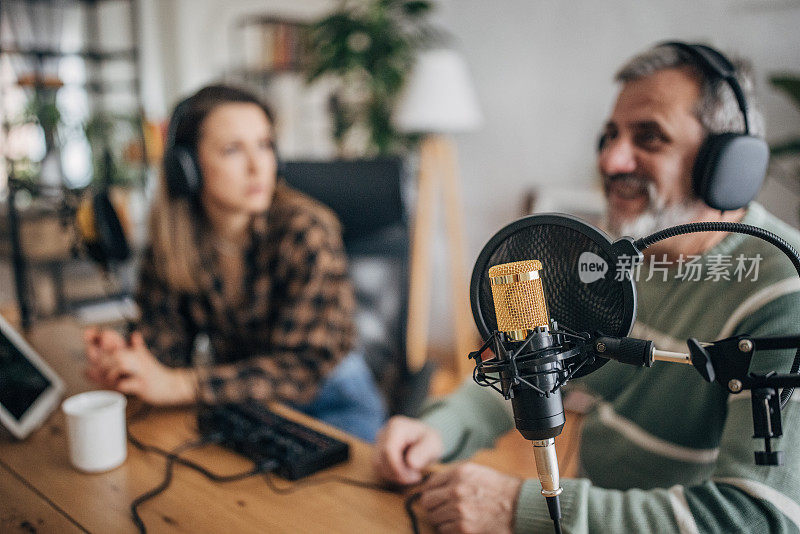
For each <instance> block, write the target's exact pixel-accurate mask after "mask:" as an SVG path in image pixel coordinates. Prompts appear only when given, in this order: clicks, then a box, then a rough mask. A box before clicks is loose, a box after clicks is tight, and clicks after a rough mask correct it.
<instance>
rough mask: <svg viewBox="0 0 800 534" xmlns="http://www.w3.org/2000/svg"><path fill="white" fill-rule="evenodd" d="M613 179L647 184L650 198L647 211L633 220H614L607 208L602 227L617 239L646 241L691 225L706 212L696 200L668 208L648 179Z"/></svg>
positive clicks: (699, 201)
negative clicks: (646, 237) (642, 238)
mask: <svg viewBox="0 0 800 534" xmlns="http://www.w3.org/2000/svg"><path fill="white" fill-rule="evenodd" d="M611 179H612V180H613V179H628V180H631V179H633V180H640V181H642V182H646V188H647V196H648V203H647V207H646V208H645V210H644V211H643V212H642V213H640V214H639V215H637V216H636V217H635V218H633V219H625V220H622V219H619V218H616V217H613V215H612V214H611V213H609V210H608V208H606V213H605V215H604V217H603V226H604V227H605V228H606V230H608V232H609V233H610V234H611V236H612V237H613V238H614V239H619V238H620V237H622V236H630V237H634V238H640V237H645V236H647V235H650V234H652V233H654V232H657V231H659V230H663V229H664V228H670V227H672V226H677V225H679V224H686V223H689V222H692V221H693V220H695V219H696V218H697V216H698V215H699V214H700V211H701V210H702V208H703V202H702V201H701V200H700V199H697V198H691V199H688V200H686V201H684V202H677V203H673V204H672V205H667V200H666V199H665V198H664V197H662V196H660V195H659V194H658V190H657V189H656V186H655V184H653V183H652V182H651V181H649V180H647V179H646V178H638V177H619V178H616V177H615V178H611Z"/></svg>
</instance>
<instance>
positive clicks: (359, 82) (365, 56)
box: [305, 0, 441, 156]
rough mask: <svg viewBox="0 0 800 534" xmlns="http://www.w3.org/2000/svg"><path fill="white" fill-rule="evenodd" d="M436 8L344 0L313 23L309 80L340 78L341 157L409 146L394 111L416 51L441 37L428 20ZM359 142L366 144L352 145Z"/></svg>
mask: <svg viewBox="0 0 800 534" xmlns="http://www.w3.org/2000/svg"><path fill="white" fill-rule="evenodd" d="M431 9H432V4H431V2H430V1H427V0H369V1H367V2H364V1H359V2H347V1H343V2H342V3H341V5H340V6H339V8H338V9H337V10H335V11H334V12H333V13H331V14H330V15H328V16H326V17H325V18H323V19H321V20H319V21H317V22H315V23H313V24H312V25H311V27H310V30H309V33H308V40H307V52H308V59H307V61H306V62H305V64H306V74H307V80H308V82H309V83H311V82H314V81H316V80H318V79H319V78H321V77H323V76H326V75H331V76H334V77H335V78H336V79H337V81H338V87H337V89H336V90H335V92H334V94H333V96H332V97H331V113H332V115H333V137H334V140H335V141H336V144H337V147H338V149H339V153H340V155H341V154H345V153H347V152H356V151H360V152H362V154H360V155H372V156H375V155H387V154H393V153H398V152H401V151H403V150H404V149H405V148H406V147H407V146H408V144H409V142H410V141H411V139H410V138H409V137H408V136H406V135H403V134H400V133H399V132H397V131H396V130H395V128H394V127H393V125H392V122H391V115H392V109H393V106H394V103H395V100H396V98H397V96H398V94H399V91H400V90H401V88H402V87H403V83H404V82H405V79H406V75H407V73H408V72H409V71H410V69H411V66H412V65H413V62H414V58H415V55H416V52H417V51H418V50H419V49H420V47H422V46H423V45H425V44H427V43H429V42H430V41H432V40H434V39H437V38H438V37H439V36H440V35H441V33H440V32H439V31H435V30H434V29H433V28H432V27H431V26H430V25H428V24H427V22H426V20H425V19H426V16H427V15H428V14H429V12H430V11H431ZM359 134H360V135H361V137H362V138H364V139H362V140H361V142H360V143H359V142H358V137H359ZM353 144H361V145H363V146H362V147H359V148H358V149H357V150H351V149H349V147H350V146H351V145H353Z"/></svg>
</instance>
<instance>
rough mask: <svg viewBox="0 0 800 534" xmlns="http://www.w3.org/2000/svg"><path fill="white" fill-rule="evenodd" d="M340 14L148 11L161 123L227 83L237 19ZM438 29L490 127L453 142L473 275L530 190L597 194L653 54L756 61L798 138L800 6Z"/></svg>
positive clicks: (465, 14) (596, 4) (584, 10)
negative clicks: (628, 63)
mask: <svg viewBox="0 0 800 534" xmlns="http://www.w3.org/2000/svg"><path fill="white" fill-rule="evenodd" d="M333 5H336V3H335V2H334V1H333V0H297V1H292V0H272V1H264V0H261V1H257V0H236V1H234V0H171V1H167V2H163V1H160V0H145V1H144V5H143V12H145V13H150V14H151V16H152V15H153V14H155V15H157V16H158V20H156V21H153V22H154V23H153V24H150V26H149V28H148V29H147V30H146V31H147V32H148V34H147V35H149V40H150V42H153V41H155V42H160V43H161V46H157V47H152V49H151V50H150V54H148V55H147V56H146V57H145V59H148V58H149V60H150V61H151V64H152V65H153V67H154V68H153V70H152V71H151V72H152V73H153V79H152V80H151V83H160V82H158V81H154V80H157V78H158V77H159V76H160V77H161V79H162V80H161V81H162V82H163V86H162V93H163V96H162V102H161V103H160V104H159V103H156V102H154V103H153V106H152V107H153V109H158V106H159V105H160V106H162V108H161V109H162V110H163V109H164V107H163V106H164V103H163V102H170V103H171V102H173V101H174V99H175V98H176V97H177V95H179V94H182V93H185V92H187V91H188V90H191V89H193V88H195V87H197V86H198V85H200V84H202V83H204V82H206V81H208V80H210V79H213V78H214V77H215V76H217V75H218V74H219V73H220V72H221V70H222V69H223V68H224V67H225V66H226V65H227V64H228V62H229V61H230V59H231V57H232V56H231V51H229V50H228V49H227V47H226V44H225V39H226V32H227V30H228V28H229V27H230V25H231V24H232V23H233V21H234V20H235V18H236V17H237V16H239V15H240V14H243V13H253V12H271V13H275V14H284V15H293V16H306V17H311V18H313V17H314V16H317V15H318V14H320V13H323V12H324V11H325V10H326V9H329V8H330V7H331V6H333ZM435 18H436V20H437V21H439V23H440V24H441V25H443V26H444V27H446V28H447V29H449V31H450V32H452V34H453V35H454V36H455V39H456V47H457V48H459V49H460V50H461V51H462V52H463V53H464V55H465V57H466V60H467V62H468V64H469V66H470V69H471V71H472V74H473V76H474V79H475V83H476V85H477V91H478V96H479V99H480V101H481V104H482V106H483V111H484V116H485V124H484V126H483V128H482V129H481V130H480V131H478V132H475V133H471V134H464V135H461V136H459V137H458V139H457V141H458V148H459V154H460V157H459V160H460V167H461V177H462V183H463V188H464V202H465V209H466V210H467V212H468V213H469V216H468V217H467V221H466V227H467V228H466V230H467V232H466V235H467V236H469V237H468V239H469V242H468V246H467V249H468V253H469V257H468V258H467V264H468V266H469V269H471V266H472V262H473V261H474V259H475V257H477V254H478V252H479V251H480V248H481V247H482V246H483V244H484V243H485V242H486V240H487V239H488V238H489V237H491V235H492V234H494V232H495V231H496V230H498V229H499V228H500V227H501V226H503V225H504V224H506V223H508V222H510V221H511V220H513V219H515V218H516V217H517V216H518V215H519V210H520V207H521V202H522V195H523V193H524V192H525V191H526V190H528V189H529V188H531V187H540V188H547V187H554V186H555V185H556V184H559V186H561V187H565V186H567V187H575V188H585V187H588V186H591V184H592V183H593V182H595V181H596V173H595V170H594V146H595V144H596V137H597V133H598V132H599V130H600V128H601V125H602V123H603V121H604V119H605V117H606V114H607V113H608V111H609V110H610V107H611V104H612V100H613V98H614V95H615V92H616V88H615V86H614V84H613V82H612V77H613V73H614V72H615V70H616V68H617V67H618V66H619V65H620V64H621V63H622V62H623V61H624V60H625V59H627V58H628V57H630V56H631V55H632V54H633V53H635V52H637V51H639V50H641V49H643V48H645V47H648V46H649V45H651V44H653V43H655V42H658V41H661V40H666V39H684V40H701V41H705V42H708V43H710V44H712V45H714V46H718V47H720V48H721V49H723V50H725V51H728V52H738V53H740V54H742V55H745V56H748V57H750V58H751V59H752V60H753V61H754V63H755V66H756V74H757V77H758V82H759V89H760V94H761V101H762V103H763V104H764V107H765V111H766V119H767V125H768V130H769V138H770V139H773V140H776V139H780V138H782V137H785V136H787V135H789V134H791V133H797V132H798V130H800V127H799V126H798V125H799V124H800V114H798V112H797V110H796V109H795V108H794V107H793V106H792V105H791V103H790V102H789V101H788V99H786V98H785V97H784V96H782V95H780V94H778V93H777V92H775V91H774V90H772V89H771V88H770V87H768V85H767V84H766V81H765V80H766V76H767V74H769V73H772V72H774V71H794V72H800V53H798V52H799V51H800V32H799V31H798V28H800V3H798V2H796V1H794V0H657V1H648V2H643V1H641V0H603V1H598V0H570V1H563V0H495V1H486V0H440V2H439V6H438V12H437V14H436V16H435ZM145 26H147V24H145ZM156 50H160V52H161V56H160V58H156V57H155V54H154V52H155V51H156ZM159 62H160V64H159ZM157 93H158V91H157V90H156V89H154V88H152V87H151V90H150V91H148V92H147V94H149V95H151V98H152V99H153V100H154V101H155V100H158V95H157ZM772 189H773V190H774V191H778V192H777V193H774V192H773V193H772V194H771V197H770V198H769V199H768V200H769V202H771V203H772V204H773V205H772V206H770V207H771V208H772V209H774V210H776V211H782V212H783V213H788V214H790V215H792V214H794V213H796V211H797V210H796V205H795V204H790V203H789V202H788V201H786V197H785V195H784V194H783V193H782V191H783V189H780V188H778V189H775V188H774V187H773V188H772ZM796 190H797V189H795V191H796ZM440 239H441V238H440ZM440 248H443V247H440ZM443 260H444V257H443V254H442V253H439V256H437V258H436V263H437V264H436V268H435V271H436V276H437V278H439V279H444V278H443V277H445V276H446V269H445V267H444V266H443V264H444V261H443ZM438 287H446V284H441V285H439V286H438ZM445 302H446V295H444V294H437V295H435V303H434V309H433V316H434V321H433V322H434V323H435V324H436V325H437V326H435V327H434V328H432V329H431V333H432V336H433V342H434V343H436V344H440V345H444V344H446V343H449V341H450V338H451V336H450V334H449V332H450V328H449V324H450V322H449V320H448V319H447V317H448V316H449V311H448V309H447V306H446V304H445Z"/></svg>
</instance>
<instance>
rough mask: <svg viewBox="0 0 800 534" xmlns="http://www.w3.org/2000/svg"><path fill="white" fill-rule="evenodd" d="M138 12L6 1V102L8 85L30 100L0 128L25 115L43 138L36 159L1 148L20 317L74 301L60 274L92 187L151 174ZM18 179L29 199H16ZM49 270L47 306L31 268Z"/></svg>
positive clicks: (130, 3)
mask: <svg viewBox="0 0 800 534" xmlns="http://www.w3.org/2000/svg"><path fill="white" fill-rule="evenodd" d="M137 17H138V6H137V1H136V0H3V1H2V2H1V3H0V103H2V104H0V105H5V102H6V100H7V99H6V98H5V97H6V96H8V93H13V95H12V96H16V97H18V100H19V98H22V97H23V96H24V99H25V101H26V102H27V104H26V108H27V109H26V110H25V112H24V113H22V114H21V113H20V109H19V108H18V109H16V110H14V109H5V108H0V117H1V118H2V132H0V134H1V135H2V138H3V139H4V140H6V139H9V138H10V137H11V136H12V135H16V133H15V129H16V128H19V127H20V122H22V123H24V124H25V125H31V126H32V127H33V128H39V129H40V130H41V131H42V132H43V134H44V135H43V137H44V140H45V141H44V157H43V158H41V161H40V162H38V161H35V160H33V158H24V157H18V156H19V154H10V153H7V152H5V151H4V152H0V196H3V195H4V196H7V198H8V200H7V202H4V203H3V205H0V209H3V211H4V212H5V213H4V215H5V216H4V217H3V220H5V221H6V224H5V225H4V226H5V228H2V230H3V232H4V233H5V234H6V235H7V236H8V237H7V238H6V239H4V243H5V244H6V246H4V247H2V248H3V249H4V250H2V251H1V252H0V253H2V255H3V256H5V257H6V258H9V257H10V258H11V260H12V264H13V271H14V278H15V280H14V282H15V287H16V292H17V305H18V307H19V311H20V316H21V322H22V324H23V326H24V327H27V326H28V325H29V324H30V323H31V321H32V319H33V318H34V317H37V316H42V315H49V314H58V313H64V312H66V311H69V310H70V309H71V307H72V306H73V305H74V304H75V302H73V301H72V299H71V297H70V295H68V294H67V291H66V290H65V283H64V280H63V274H64V270H65V267H66V266H67V264H70V263H74V260H75V247H74V246H70V245H69V244H67V245H64V242H65V241H66V242H67V243H70V242H71V243H75V237H74V232H72V231H71V230H72V218H73V217H74V210H75V208H76V206H77V203H78V201H79V198H80V196H81V195H82V194H83V193H84V191H85V190H86V189H87V187H88V188H92V189H96V188H105V187H109V186H111V185H115V184H118V183H120V182H124V183H125V184H126V185H128V186H129V187H130V186H134V187H142V186H144V184H145V182H146V176H147V158H146V143H145V132H144V129H143V127H142V120H143V119H142V117H143V112H142V99H141V94H140V78H141V72H140V62H139V50H138V43H137V36H138V34H139V32H138V27H137V23H138V22H137ZM109 37H111V38H110V39H109ZM125 37H127V42H125V43H120V42H118V41H119V40H120V38H125ZM8 100H12V101H13V100H14V99H13V98H10V99H8ZM90 126H91V127H93V128H94V130H91V128H90ZM120 132H122V134H120ZM120 135H122V136H123V137H124V139H123V141H122V142H120V140H119V139H118V138H119V137H120ZM0 144H2V143H0ZM9 144H10V143H9ZM76 161H77V162H78V163H77V164H76V163H75V162H76ZM48 162H49V163H48ZM65 163H66V165H65ZM76 169H77V170H76ZM45 171H48V172H45ZM22 189H25V190H27V191H28V193H29V195H30V196H32V200H31V201H24V202H21V201H20V199H19V195H18V193H19V191H20V190H22ZM27 204H29V205H27ZM32 236H35V237H32ZM32 239H35V240H36V241H35V242H32V241H31V240H32ZM45 242H47V244H48V245H49V244H50V243H53V245H54V246H52V247H49V246H45V247H42V246H41V245H42V244H43V243H45ZM59 243H61V246H57V245H58V244H59ZM43 273H44V275H45V276H47V277H49V279H50V281H51V284H50V285H51V290H52V291H53V292H54V293H55V296H54V298H52V299H50V300H53V301H54V303H52V305H51V306H49V307H50V309H49V310H38V309H36V308H37V306H36V305H35V303H34V302H32V300H34V299H32V298H31V296H32V295H33V296H36V295H35V293H36V292H35V290H34V288H33V287H32V284H31V280H30V275H31V274H38V275H42V274H43ZM40 278H41V276H40ZM67 285H68V284H67ZM107 290H108V288H101V289H100V295H98V297H100V298H102V297H105V296H107V295H106V293H107ZM36 300H39V301H40V300H41V299H38V298H37V299H36ZM45 300H47V299H45Z"/></svg>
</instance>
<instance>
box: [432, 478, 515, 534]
mask: <svg viewBox="0 0 800 534" xmlns="http://www.w3.org/2000/svg"><path fill="white" fill-rule="evenodd" d="M521 485H522V479H519V478H515V477H511V476H508V475H504V474H502V473H499V472H497V471H495V470H494V469H490V468H488V467H484V466H482V465H477V464H472V463H466V464H461V465H459V466H458V467H454V468H453V469H450V470H448V471H443V472H439V473H435V474H433V475H431V477H430V478H429V479H428V480H427V481H426V482H425V484H423V486H422V487H421V488H420V493H421V496H420V499H419V505H420V507H421V508H422V510H423V511H424V513H425V515H426V516H427V518H428V521H429V522H430V523H431V524H432V525H433V526H434V527H435V528H436V530H437V531H438V532H442V533H443V534H450V533H455V532H458V533H471V534H479V533H484V532H486V533H488V532H491V533H510V532H511V531H512V528H513V524H514V508H515V505H516V502H517V496H518V495H519V489H520V486H521Z"/></svg>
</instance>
